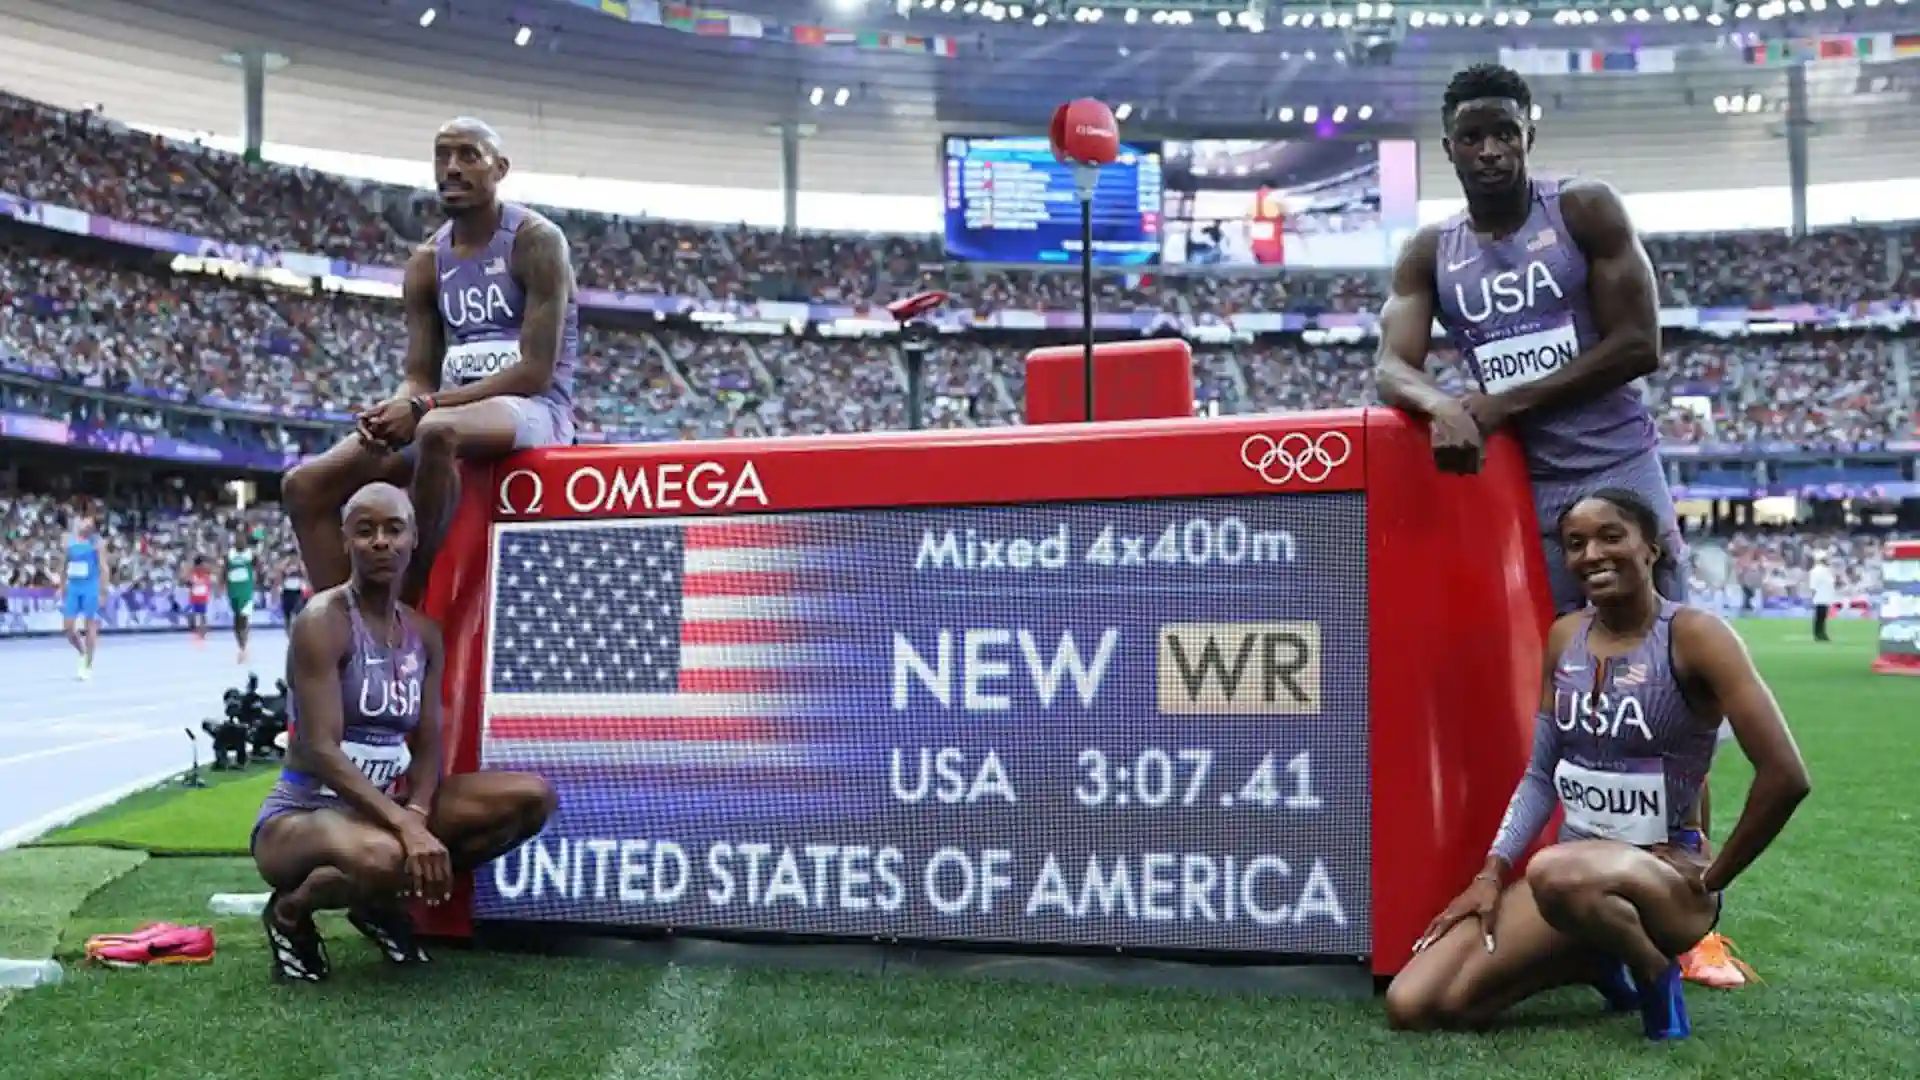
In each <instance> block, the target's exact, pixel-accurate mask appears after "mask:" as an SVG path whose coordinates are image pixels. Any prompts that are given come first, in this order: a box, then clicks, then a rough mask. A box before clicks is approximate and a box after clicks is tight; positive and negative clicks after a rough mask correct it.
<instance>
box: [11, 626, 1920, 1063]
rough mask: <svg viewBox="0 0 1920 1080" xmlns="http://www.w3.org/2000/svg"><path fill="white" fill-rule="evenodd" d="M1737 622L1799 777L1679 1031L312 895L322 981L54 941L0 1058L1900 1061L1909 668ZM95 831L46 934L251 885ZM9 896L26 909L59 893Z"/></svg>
mask: <svg viewBox="0 0 1920 1080" xmlns="http://www.w3.org/2000/svg"><path fill="white" fill-rule="evenodd" d="M1742 630H1743V632H1744V633H1745V634H1746V636H1747V637H1748V640H1749V641H1750V642H1751V643H1752V647H1753V650H1754V652H1755V654H1756V655H1757V656H1758V657H1759V660H1760V663H1761V666H1762V669H1763V670H1764V671H1765V672H1766V673H1767V674H1768V676H1769V677H1770V679H1771V680H1772V682H1773V685H1774V688H1775V690H1776V692H1777V693H1778V694H1779V696H1780V697H1781V699H1782V701H1783V703H1784V705H1785V707H1786V710H1787V714H1788V717H1789V718H1790V720H1791V721H1792V722H1793V724H1794V731H1795V734H1796V735H1797V736H1798V738H1799V741H1800V745H1801V748H1802V750H1803V752H1804V753H1805V754H1806V757H1807V759H1808V761H1809V762H1810V763H1811V766H1812V771H1813V776H1814V795H1813V798H1812V799H1810V800H1809V801H1808V802H1807V803H1806V804H1805V805H1804V807H1803V808H1802V809H1801V811H1800V814H1799V816H1798V818H1797V819H1796V820H1795V821H1794V823H1793V824H1792V826H1790V828H1789V830H1788V832H1787V833H1786V835H1785V836H1783V837H1782V838H1781V840H1780V842H1779V843H1778V844H1777V845H1776V846H1775V847H1774V849H1773V850H1772V851H1770V852H1769V853H1768V854H1767V856H1766V857H1765V858H1764V859H1763V860H1762V862H1761V863H1760V864H1759V865H1758V866H1757V867H1756V868H1755V869H1754V870H1752V871H1750V872H1749V873H1748V875H1747V876H1746V877H1744V878H1742V879H1741V881H1740V882H1739V884H1738V885H1737V886H1736V890H1735V893H1734V894H1733V895H1732V896H1731V897H1730V898H1729V908H1728V915H1727V918H1726V920H1725V922H1724V924H1723V929H1724V930H1725V931H1726V932H1727V933H1728V934H1729V935H1730V936H1732V937H1733V938H1735V939H1736V940H1737V941H1738V942H1739V944H1740V946H1741V949H1742V952H1743V954H1744V955H1746V956H1747V957H1748V958H1749V959H1751V960H1752V961H1753V962H1754V963H1755V965H1756V966H1757V967H1758V968H1759V969H1760V972H1761V974H1762V975H1763V976H1764V977H1765V979H1766V983H1765V984H1764V985H1759V986H1754V987H1750V988H1749V989H1746V990H1742V991H1738V992H1735V993H1714V992H1711V991H1705V990H1695V991H1693V992H1692V994H1691V995H1690V1003H1691V1004H1692V1006H1693V1012H1694V1019H1695V1024H1696V1029H1697V1033H1696V1036H1695V1038H1694V1039H1693V1040H1692V1041H1690V1042H1688V1043H1684V1044H1679V1045H1669V1046H1651V1045H1648V1044H1646V1043H1644V1042H1643V1041H1642V1040H1641V1039H1640V1037H1639V1034H1638V1025H1637V1022H1636V1021H1635V1020H1633V1019H1629V1018H1619V1017H1612V1018H1609V1017H1604V1016H1602V1015H1600V1013H1599V1008H1598V1003H1597V999H1596V998H1595V997H1594V995H1592V993H1591V992H1589V991H1566V992H1563V993H1561V994H1557V995H1553V996H1550V997H1548V998H1546V999H1543V1000H1541V1001H1538V1002H1535V1003H1532V1004H1531V1005H1529V1006H1528V1007H1526V1008H1525V1009H1523V1010H1521V1011H1520V1013H1518V1014H1517V1015H1516V1017H1515V1019H1514V1022H1513V1023H1512V1024H1511V1025H1509V1026H1508V1027H1507V1028H1506V1029H1504V1030H1502V1031H1500V1032H1497V1033H1494V1034H1490V1035H1483V1036H1453V1035H1445V1036H1420V1037H1409V1036H1398V1035H1393V1034H1391V1033H1389V1032H1388V1031H1387V1030H1386V1029H1385V1027H1384V1025H1383V1023H1382V1021H1381V1018H1380V1013H1379V1009H1378V1006H1377V1004H1375V1003H1370V1002H1356V1001H1346V1002H1329V1001H1316V1000H1279V999H1272V998H1256V997H1247V996H1222V995H1210V994H1202V993H1192V992H1174V991H1136V990H1118V989H1070V988H1061V987H1056V986H1044V985H1034V984H1022V983H1009V982H990V981H960V980H950V979H943V978H936V977H933V976H927V975H892V976H872V975H835V974H817V973H807V974H796V973H774V972H768V971H756V970H737V971H727V970H719V969H687V968H680V967H673V968H666V969H661V968H654V967H643V966H636V965H626V964H616V963H610V962H604V961H593V960H573V959H545V958H538V959H536V958H528V957H513V956H504V955H489V954H476V953H468V952H455V951H448V950H441V951H440V953H438V954H437V955H436V965H435V967H434V968H433V969H431V970H428V971H422V972H395V971H393V970H390V969H387V968H385V967H383V966H382V965H381V963H380V961H379V960H378V959H377V958H376V956H375V955H374V953H373V951H372V950H371V948H370V947H369V946H367V945H365V943H364V942H362V941H360V940H359V939H358V938H357V937H356V936H355V935H353V934H352V932H351V931H350V930H349V929H348V928H347V927H346V926H345V925H344V924H343V923H341V922H339V921H337V920H323V925H322V928H323V930H324V931H326V932H327V934H328V936H329V938H330V940H331V941H332V943H333V958H334V967H335V977H334V979H333V981H332V982H331V983H329V984H326V985H323V986H318V987H292V988H283V987H277V986H274V985H272V984H271V983H270V982H269V981H268V979H267V971H266V956H265V954H264V950H263V947H262V944H261V942H260V940H259V936H258V929H257V927H256V926H255V925H254V924H253V923H252V921H251V920H215V921H214V926H215V927H216V930H217V931H218V933H219V935H220V955H219V959H218V960H217V961H216V962H215V963H214V964H213V965H211V966H209V967H206V968H201V969H160V970H153V971H135V972H103V971H93V970H85V969H75V970H74V971H73V972H72V973H71V974H70V975H69V977H68V979H67V981H66V982H64V983H62V984H60V985H58V986H55V987H50V988H45V989H41V990H36V991H32V992H30V993H25V994H19V995H15V997H14V999H13V1000H12V1002H11V1004H10V1005H9V1006H8V1007H7V1010H6V1012H5V1013H4V1014H0V1078H14V1077H18V1078H21V1080H26V1078H29V1077H30V1078H33V1080H98V1078H101V1077H109V1076H111V1077H114V1078H115V1080H147V1078H153V1080H179V1078H181V1077H193V1078H203V1077H204V1078H232V1080H323V1078H335V1077H337V1078H340V1080H381V1078H387V1077H393V1078H401V1077H407V1078H419V1077H432V1078H439V1080H466V1078H478V1077H502V1078H512V1080H601V1078H607V1080H619V1078H627V1077H671V1078H679V1080H696V1078H697V1080H860V1078H876V1080H877V1078H883V1077H884V1078H889V1080H894V1078H911V1080H939V1078H950V1080H1029V1078H1030V1080H1080V1078H1099V1080H1146V1078H1150V1077H1177V1078H1178V1080H1203V1078H1214V1077H1222V1078H1224V1077H1248V1078H1254V1077H1258V1078H1261V1080H1304V1078H1308V1077H1343V1078H1379V1080H1414V1078H1420V1080H1427V1078H1434V1080H1438V1078H1443V1077H1458V1078H1461V1080H1523V1078H1524V1080H1542V1078H1545V1077H1551V1076H1556V1075H1563V1074H1577V1075H1578V1076H1580V1077H1581V1078H1582V1080H1602V1078H1642V1077H1706V1076H1714V1075H1728V1076H1738V1077H1743V1078H1748V1077H1805V1078H1808V1080H1834V1078H1854V1077H1858V1078H1888V1080H1892V1078H1896V1077H1913V1076H1920V918H1917V917H1916V916H1920V842H1916V840H1915V838H1914V820H1913V810H1912V808H1911V807H1908V806H1907V805H1906V802H1905V798H1904V796H1903V795H1902V794H1901V792H1902V791H1904V790H1906V787H1905V784H1906V783H1908V782H1910V780H1911V778H1912V777H1913V776H1914V775H1915V770H1916V765H1915V762H1916V760H1917V758H1916V754H1915V752H1914V747H1915V741H1916V740H1915V735H1916V727H1917V726H1920V682H1915V681H1912V680H1906V679H1894V678H1881V677H1874V676H1871V675H1869V674H1868V673H1867V664H1868V661H1869V659H1870V653H1871V647H1872V633H1873V630H1872V627H1871V625H1863V624H1857V623H1843V624H1840V625H1839V627H1838V628H1837V634H1838V636H1839V638H1840V641H1839V643H1838V644H1835V645H1831V646H1816V645H1815V644H1813V643H1811V642H1808V641H1806V640H1805V634H1806V632H1805V629H1804V627H1803V626H1802V625H1801V624H1800V623H1797V622H1795V623H1770V622H1753V623H1747V624H1744V625H1743V626H1742ZM1747 780H1748V773H1747V770H1746V768H1745V763H1744V761H1741V760H1738V755H1737V754H1734V755H1731V756H1730V757H1729V758H1728V759H1727V760H1726V761H1725V763H1724V765H1723V767H1722V768H1721V769H1719V770H1718V771H1717V772H1716V773H1715V776H1714V783H1715V788H1714V792H1715V796H1716V798H1715V809H1716V811H1717V812H1718V815H1719V816H1720V818H1721V820H1720V822H1719V826H1720V831H1721V832H1723V833H1724V831H1725V830H1726V829H1727V828H1728V827H1730V826H1731V824H1732V821H1733V816H1734V812H1735V810H1736V808H1737V807H1738V806H1739V805H1740V801H1741V799H1742V797H1743V795H1744V791H1745V788H1746V784H1747ZM202 794H204V793H202ZM157 815H158V816H163V812H162V809H161V808H160V807H158V806H156V805H148V806H146V807H144V808H142V809H141V810H139V811H137V812H136V813H135V814H130V815H126V816H123V817H121V818H119V819H118V820H120V821H122V822H123V823H124V822H125V821H126V820H127V819H128V818H130V817H132V818H137V819H138V822H139V824H140V829H139V835H140V836H142V837H145V838H147V839H148V840H151V841H153V843H154V846H156V847H161V848H167V847H172V848H177V849H186V850H191V849H193V848H195V847H196V846H199V847H205V846H208V845H201V844H197V843H194V842H188V840H186V839H172V840H168V838H167V837H165V836H163V835H162V832H164V830H161V831H158V832H157V831H156V830H155V824H156V820H157V817H156V816H157ZM186 816H187V817H188V818H193V819H198V818H204V816H205V815H204V811H203V810H200V809H191V810H189V811H188V813H187V815H186ZM114 820H116V819H115V818H114V817H113V816H111V815H109V816H106V817H104V818H102V819H100V820H99V821H97V822H92V823H86V824H87V825H88V827H89V828H96V829H97V831H95V832H92V833H86V834H82V835H91V836H95V837H97V838H104V839H114V840H120V841H124V840H125V839H126V836H125V833H126V832H127V830H126V828H124V827H121V828H119V829H118V830H117V831H115V830H111V829H109V828H108V826H109V825H111V824H112V822H113V821H114ZM187 827H188V828H191V827H192V826H191V824H188V825H187ZM79 838H80V837H76V836H73V835H71V834H70V835H69V836H68V837H65V838H63V839H79ZM162 841H167V842H164V843H163V842H162ZM94 850H95V849H90V848H85V847H80V848H73V847H54V848H41V849H35V850H29V851H22V852H16V853H13V854H12V855H10V856H7V857H6V859H7V861H5V862H0V887H7V888H12V887H15V886H18V885H19V884H20V882H21V879H22V877H23V876H25V877H27V878H29V879H31V878H32V876H33V874H35V873H36V871H35V870H33V869H32V866H33V863H32V860H35V859H42V860H49V859H65V860H68V861H69V864H68V865H65V866H64V867H62V868H48V869H44V870H43V871H42V872H41V877H42V878H48V877H61V879H62V881H64V882H65V885H63V886H62V887H64V888H66V889H67V890H68V892H72V891H73V890H74V889H75V887H76V886H75V884H74V883H76V882H79V883H90V884H87V887H88V888H91V887H93V886H96V885H98V883H99V881H100V880H102V879H103V874H105V873H106V870H103V866H105V865H106V864H100V863H97V862H96V863H94V864H89V865H84V866H81V865H73V862H74V861H75V860H81V861H84V860H85V859H86V858H87V857H88V856H87V855H86V854H85V853H87V852H90V851H94ZM112 854H113V856H116V857H119V858H122V859H123V860H127V865H125V866H121V865H120V864H113V865H112V866H108V867H107V869H120V870H124V871H125V872H124V873H123V875H122V876H120V877H118V878H117V879H116V880H113V881H112V882H111V884H108V885H106V886H105V887H104V888H99V889H98V891H95V892H93V893H92V895H91V896H89V897H87V899H86V900H85V902H84V903H82V904H80V905H79V906H78V909H77V911H72V913H71V915H70V916H68V917H66V920H65V922H64V926H63V928H62V929H61V930H60V944H59V952H60V954H61V955H62V956H63V957H66V958H68V959H71V958H73V957H74V956H75V955H77V953H78V951H79V946H80V943H81V942H82V941H83V940H84V939H85V938H86V937H87V936H88V935H89V934H93V933H97V932H100V931H104V930H115V929H124V928H128V927H131V926H133V925H135V924H137V923H140V922H142V921H147V920H151V919H160V918H170V919H176V920H194V921H205V920H206V919H207V915H206V908H205V904H206V898H207V896H208V894H210V893H213V892H220V891H233V890H240V891H257V890H258V889H259V884H258V881H257V879H256V878H255V877H254V876H253V873H252V869H251V867H250V866H249V864H248V863H247V862H246V861H245V860H242V859H234V858H174V859H153V860H149V861H144V862H138V856H137V855H135V856H128V855H127V854H126V853H120V852H116V853H112ZM134 862H138V865H137V866H133V865H132V863H134ZM9 870H11V871H12V872H11V874H9V873H8V871H9ZM48 887H49V888H51V887H52V886H51V885H49V886H48ZM82 892H83V893H84V890H82ZM19 906H20V905H17V904H14V905H9V904H8V903H7V902H6V900H5V898H4V897H3V896H0V941H7V940H10V938H9V934H12V935H14V936H13V938H12V939H11V940H23V938H22V935H21V931H20V930H19V928H17V927H13V926H10V925H7V923H8V922H9V920H14V919H16V918H18V917H20V912H19V911H17V910H16V909H17V908H18V907H19ZM28 906H29V907H31V908H32V909H33V912H32V914H33V917H34V918H35V919H37V920H39V923H40V924H41V925H43V926H44V925H46V924H47V923H48V922H49V920H50V919H51V918H53V917H54V915H56V914H61V915H64V914H65V913H66V912H67V911H71V909H72V908H73V906H74V905H73V904H72V903H66V902H59V901H57V900H49V901H48V902H47V903H46V904H38V905H28ZM27 936H29V937H30V936H31V935H27Z"/></svg>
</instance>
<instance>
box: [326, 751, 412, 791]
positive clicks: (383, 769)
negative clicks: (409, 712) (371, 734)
mask: <svg viewBox="0 0 1920 1080" xmlns="http://www.w3.org/2000/svg"><path fill="white" fill-rule="evenodd" d="M340 750H341V751H342V752H343V753H345V754H346V755H347V760H348V761H351V762H353V765H354V768H356V769H359V770H360V775H362V776H364V777H366V778H367V782H368V783H370V784H372V785H373V786H374V787H377V788H379V789H380V790H381V791H388V790H389V789H391V788H392V787H393V783H394V781H396V780H398V779H400V778H401V777H402V776H405V775H406V774H407V767H408V766H410V765H412V764H413V753H412V751H410V750H408V749H407V744H406V743H405V742H396V743H393V744H392V745H389V746H378V745H375V744H373V743H364V742H351V741H349V742H342V743H341V744H340ZM320 791H321V794H323V795H338V794H339V792H337V791H335V790H333V789H332V788H327V787H323V788H321V789H320Z"/></svg>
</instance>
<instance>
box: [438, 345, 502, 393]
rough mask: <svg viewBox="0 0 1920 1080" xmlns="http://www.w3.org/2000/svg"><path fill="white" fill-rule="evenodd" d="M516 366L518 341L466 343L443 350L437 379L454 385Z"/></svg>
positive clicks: (476, 379)
mask: <svg viewBox="0 0 1920 1080" xmlns="http://www.w3.org/2000/svg"><path fill="white" fill-rule="evenodd" d="M519 362H520V343H519V342H518V341H469V342H467V343H465V344H462V345H449V346H447V355H446V356H445V357H444V358H443V359H442V360H441V361H440V378H441V379H442V380H443V381H448V382H452V383H454V384H456V385H459V384H464V383H470V382H476V381H478V380H480V379H484V378H486V377H487V376H489V375H496V374H498V373H500V372H502V371H505V370H507V369H508V368H510V367H512V366H513V365H515V364H517V363H519Z"/></svg>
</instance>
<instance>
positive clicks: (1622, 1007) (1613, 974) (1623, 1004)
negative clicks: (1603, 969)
mask: <svg viewBox="0 0 1920 1080" xmlns="http://www.w3.org/2000/svg"><path fill="white" fill-rule="evenodd" d="M1593 988H1594V989H1595V990H1598V991H1600V996H1601V997H1603V998H1606V999H1607V1011H1608V1012H1632V1011H1633V1010H1635V1009H1637V1008H1639V1007H1640V988H1639V987H1637V986H1635V985H1634V984H1633V973H1632V972H1630V971H1628V970H1627V965H1625V964H1618V963H1616V964H1615V965H1614V966H1613V969H1612V970H1611V971H1609V972H1607V973H1606V975H1604V976H1603V977H1601V978H1599V979H1597V980H1595V981H1594V984H1593Z"/></svg>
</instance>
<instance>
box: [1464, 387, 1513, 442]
mask: <svg viewBox="0 0 1920 1080" xmlns="http://www.w3.org/2000/svg"><path fill="white" fill-rule="evenodd" d="M1460 407H1461V408H1463V409H1465V410H1467V415H1468V416H1471V417H1473V422H1474V423H1475V424H1476V425H1478V426H1479V428H1480V434H1482V435H1491V434H1493V433H1494V432H1496V431H1499V430H1500V429H1501V428H1503V427H1506V426H1507V421H1509V420H1511V419H1513V410H1512V409H1510V408H1508V406H1507V400H1506V399H1505V398H1503V397H1501V396H1499V395H1498V394H1468V395H1466V396H1465V397H1463V398H1461V399H1460Z"/></svg>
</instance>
